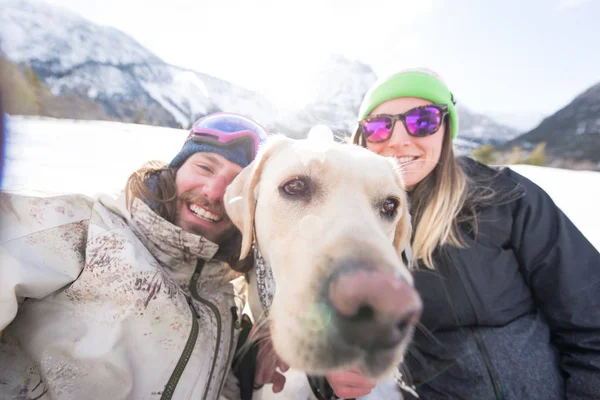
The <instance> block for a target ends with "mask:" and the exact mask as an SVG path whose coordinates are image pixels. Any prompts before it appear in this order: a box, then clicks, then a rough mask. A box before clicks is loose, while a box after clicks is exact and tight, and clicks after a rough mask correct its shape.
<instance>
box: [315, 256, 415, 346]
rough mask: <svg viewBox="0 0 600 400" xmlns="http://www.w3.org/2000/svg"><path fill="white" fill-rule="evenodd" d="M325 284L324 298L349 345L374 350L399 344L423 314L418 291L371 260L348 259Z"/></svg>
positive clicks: (342, 336) (344, 339) (336, 268)
mask: <svg viewBox="0 0 600 400" xmlns="http://www.w3.org/2000/svg"><path fill="white" fill-rule="evenodd" d="M332 270H333V271H335V272H334V273H333V274H332V275H331V276H330V278H329V279H328V280H327V281H326V282H325V283H324V291H323V293H324V297H325V299H324V301H325V303H326V304H328V305H329V307H330V308H331V309H332V311H333V314H334V315H335V319H336V324H337V327H338V331H339V334H340V336H341V339H342V340H343V341H345V342H346V343H345V344H346V345H348V346H351V347H358V348H361V349H363V350H366V351H369V352H373V351H377V350H387V349H392V348H394V347H395V346H397V345H399V344H400V342H402V340H403V339H404V338H405V337H406V335H407V333H408V332H409V331H410V330H411V328H412V327H413V326H414V325H415V324H416V323H417V321H418V320H419V318H420V316H421V311H422V302H421V298H420V296H419V295H418V293H417V291H416V290H415V289H414V288H413V287H412V286H411V285H410V284H409V283H408V282H407V281H406V280H405V279H403V278H402V277H399V276H398V275H396V274H394V273H392V272H388V271H382V270H381V269H377V268H374V267H373V266H372V265H370V264H369V263H368V262H363V261H356V260H351V261H346V262H343V263H341V264H340V265H339V266H337V267H334V268H333V269H332Z"/></svg>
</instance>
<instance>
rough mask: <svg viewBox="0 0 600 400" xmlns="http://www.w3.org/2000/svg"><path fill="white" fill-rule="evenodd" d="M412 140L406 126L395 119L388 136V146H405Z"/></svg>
mask: <svg viewBox="0 0 600 400" xmlns="http://www.w3.org/2000/svg"><path fill="white" fill-rule="evenodd" d="M412 141H413V138H412V136H410V134H409V133H408V131H407V130H406V127H405V126H404V124H403V123H402V122H401V121H396V124H395V125H394V130H393V131H392V137H391V138H390V146H407V145H409V144H411V143H412Z"/></svg>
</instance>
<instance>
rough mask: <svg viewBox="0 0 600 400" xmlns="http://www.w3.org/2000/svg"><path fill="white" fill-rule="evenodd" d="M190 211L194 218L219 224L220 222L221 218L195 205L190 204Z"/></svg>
mask: <svg viewBox="0 0 600 400" xmlns="http://www.w3.org/2000/svg"><path fill="white" fill-rule="evenodd" d="M190 211H191V212H192V213H194V215H195V216H196V217H198V218H201V219H204V220H207V221H210V222H219V221H220V220H221V216H219V215H217V214H215V213H212V212H210V211H208V210H206V209H204V208H202V207H200V206H199V205H197V204H193V203H190Z"/></svg>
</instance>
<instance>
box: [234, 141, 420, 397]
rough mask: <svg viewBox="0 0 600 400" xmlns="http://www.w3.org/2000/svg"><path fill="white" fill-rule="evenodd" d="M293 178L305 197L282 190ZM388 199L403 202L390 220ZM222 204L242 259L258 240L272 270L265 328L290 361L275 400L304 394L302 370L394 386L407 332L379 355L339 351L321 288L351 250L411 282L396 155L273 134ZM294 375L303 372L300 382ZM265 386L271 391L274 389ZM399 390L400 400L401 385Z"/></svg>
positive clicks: (256, 307)
mask: <svg viewBox="0 0 600 400" xmlns="http://www.w3.org/2000/svg"><path fill="white" fill-rule="evenodd" d="M323 146H325V147H326V148H323ZM296 178H300V179H302V180H303V181H304V182H305V183H306V182H309V187H310V196H309V197H306V198H302V196H300V197H298V196H290V195H288V194H286V193H285V191H284V190H283V189H282V188H283V186H284V185H285V184H286V183H288V182H291V181H293V180H294V179H296ZM390 197H392V198H395V199H397V200H399V207H398V213H397V215H396V216H395V217H394V218H393V219H386V218H384V217H382V215H381V213H380V210H381V206H382V204H383V202H384V201H385V200H386V199H388V198H390ZM225 205H226V210H227V213H228V215H229V217H230V218H231V220H232V221H233V222H234V224H235V225H236V226H237V227H238V228H239V229H240V231H241V232H242V235H243V243H242V254H241V258H244V257H245V256H246V255H247V254H248V253H249V252H250V250H251V246H252V244H253V243H254V242H256V244H257V245H258V246H259V248H260V251H261V253H262V255H263V257H264V259H265V261H266V262H267V263H268V264H269V265H270V266H271V267H272V270H273V275H274V278H275V282H276V286H277V290H276V293H275V296H274V298H273V303H272V306H271V308H270V310H269V324H268V327H269V330H270V336H271V338H272V340H273V344H274V348H275V350H276V352H277V354H278V355H279V357H280V358H281V359H282V360H283V361H285V362H286V363H287V364H289V365H290V366H291V368H292V370H291V372H289V373H288V375H289V376H288V382H287V384H286V390H285V391H284V394H280V395H279V396H278V395H275V397H274V398H294V399H296V398H302V396H304V395H302V394H301V393H302V392H303V391H306V388H307V386H306V384H305V383H306V379H305V375H303V374H304V373H310V374H323V373H326V372H330V371H331V370H333V369H343V368H348V367H359V368H362V369H363V370H368V371H370V372H371V373H370V375H371V376H372V377H374V378H376V379H380V380H384V381H387V383H386V384H387V385H389V384H390V380H389V377H390V376H391V375H390V374H391V371H392V370H393V369H394V368H395V367H396V366H397V365H398V364H399V363H400V362H401V361H402V357H403V355H404V352H405V349H406V345H407V342H408V340H409V337H407V338H406V340H404V341H403V342H402V343H401V344H400V345H398V346H397V347H396V348H395V349H394V350H393V351H391V352H390V354H388V355H387V356H385V357H380V359H379V360H377V361H373V360H372V358H373V357H371V360H370V361H369V362H367V361H366V357H365V355H364V354H361V352H360V351H356V352H354V353H353V352H347V351H344V354H342V352H341V350H339V349H338V350H337V351H338V354H332V353H335V352H336V350H335V349H334V346H335V345H336V343H335V342H336V337H335V334H334V333H333V331H334V330H333V329H331V327H330V326H328V322H329V320H328V313H327V312H326V310H323V309H322V308H321V307H320V297H319V296H320V294H321V291H322V283H323V281H324V280H325V279H327V277H328V276H329V275H330V274H331V273H332V271H331V268H332V266H333V265H335V264H336V262H339V261H343V260H347V259H349V258H353V257H356V258H361V259H364V258H365V257H366V258H368V259H369V261H370V262H372V263H374V264H376V265H378V267H379V268H381V269H383V270H386V271H392V272H394V273H395V274H397V275H400V276H402V277H404V279H406V280H407V281H408V282H409V283H411V284H412V277H411V274H410V272H409V270H408V268H407V266H406V265H404V263H403V262H402V258H401V257H399V254H400V253H401V252H402V251H403V250H404V249H405V247H406V246H407V245H408V243H409V240H410V233H411V226H410V216H409V214H408V208H407V197H406V192H405V190H404V187H403V184H402V179H401V174H400V172H399V168H398V166H397V165H396V163H395V161H393V160H392V159H388V158H385V157H381V156H378V155H376V154H374V153H372V152H370V151H368V150H366V149H363V148H361V147H358V146H354V145H345V144H339V143H333V142H331V143H328V144H325V145H324V144H323V143H315V142H314V141H312V140H292V139H288V138H286V137H284V136H280V135H275V136H273V137H271V139H270V140H269V141H267V143H266V144H265V145H264V146H263V147H262V148H261V151H260V152H259V155H258V156H257V158H256V159H255V161H253V162H252V164H250V165H249V166H248V167H247V168H245V169H244V170H243V171H242V172H241V173H240V175H239V176H238V177H237V178H236V179H235V180H234V181H233V183H232V184H231V185H230V186H229V187H228V189H227V192H226V194H225ZM250 280H251V282H250V293H249V302H250V307H251V311H252V313H253V315H254V317H260V315H261V313H262V307H261V304H260V302H259V301H258V299H257V287H256V285H255V284H256V279H254V276H253V275H252V273H251V274H250ZM408 336H410V335H408ZM298 371H302V374H299V372H298ZM292 376H300V377H302V376H304V379H300V380H299V381H296V380H294V379H292ZM382 385H384V384H382ZM395 386H397V385H395ZM263 392H264V393H265V395H268V394H269V393H267V392H270V390H269V389H266V390H263ZM285 392H291V393H293V394H291V395H290V394H289V393H288V395H287V396H286V395H285ZM309 393H310V392H307V396H308V397H307V398H310V395H309ZM271 395H272V393H271ZM288 396H292V397H288ZM298 396H300V397H298ZM386 396H387V395H386ZM395 396H396V398H401V396H400V394H399V393H398V394H396V395H395ZM378 398H379V397H378ZM391 398H393V397H391Z"/></svg>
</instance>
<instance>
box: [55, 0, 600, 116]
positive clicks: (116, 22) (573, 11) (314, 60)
mask: <svg viewBox="0 0 600 400" xmlns="http://www.w3.org/2000/svg"><path fill="white" fill-rule="evenodd" d="M48 2H50V3H53V4H56V5H60V6H62V7H65V8H67V9H69V10H71V11H75V12H76V13H78V14H80V15H82V16H83V17H85V18H87V19H89V20H91V21H93V22H95V23H99V24H102V25H107V26H113V27H115V28H117V29H119V30H121V31H123V32H125V33H127V34H129V35H130V36H132V37H133V38H134V39H136V40H137V41H138V42H140V43H141V44H142V45H143V46H145V47H146V48H148V49H149V50H150V51H152V52H154V53H155V54H156V55H158V56H159V57H161V58H162V59H163V60H165V61H166V62H169V63H171V64H174V65H177V66H180V67H185V68H190V69H193V70H196V71H200V72H205V73H208V74H210V75H214V76H217V77H219V78H223V79H226V80H228V81H231V82H233V83H236V84H239V85H242V86H244V87H246V88H248V89H251V90H258V91H260V92H262V93H263V94H265V95H266V96H267V97H269V98H270V99H271V100H274V101H276V102H278V103H279V104H281V105H282V106H285V107H288V108H299V107H301V106H302V105H304V104H305V103H306V102H307V101H308V100H310V98H311V96H314V95H315V93H314V90H315V87H314V85H313V84H311V82H312V80H313V79H314V76H315V74H316V72H317V71H318V69H319V68H320V66H321V65H323V63H324V62H325V60H326V59H327V57H328V56H329V55H330V54H342V55H344V56H346V57H348V58H351V59H356V60H359V61H361V62H364V63H366V64H369V65H370V66H371V67H372V68H373V69H374V71H375V72H376V73H377V74H378V75H379V76H381V75H383V74H386V73H390V72H393V71H396V70H399V69H402V68H413V67H428V68H431V69H433V70H435V71H436V72H438V73H439V74H440V75H441V76H442V77H443V78H444V80H445V81H446V83H447V84H448V85H449V87H450V89H451V90H452V91H453V92H454V94H455V97H456V98H457V99H458V101H459V102H461V103H462V104H464V105H465V106H467V107H469V108H470V109H472V110H474V111H476V112H480V113H488V114H489V115H490V116H492V117H496V118H498V119H499V120H501V121H503V122H509V123H511V124H512V125H513V126H517V127H525V126H527V127H529V126H531V125H532V124H534V123H535V122H538V121H539V119H540V118H541V117H542V116H547V115H551V114H552V113H554V112H555V111H557V110H558V109H560V108H562V107H564V106H565V105H567V104H568V103H569V102H570V101H571V100H572V99H573V98H574V97H575V96H577V95H578V94H580V93H582V92H583V91H584V90H585V89H587V88H589V87H590V86H592V85H593V84H596V83H600V41H599V40H598V38H600V23H598V22H599V20H600V0H526V1H519V0H506V1H493V2H492V1H490V0H452V1H450V0H412V1H409V0H388V1H383V0H369V1H366V0H364V1H358V0H303V1H297V2H291V1H283V0H218V1H216V0H211V1H206V0H193V1H184V0H167V1H159V0H103V1H101V2H100V1H97V0H48Z"/></svg>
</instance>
